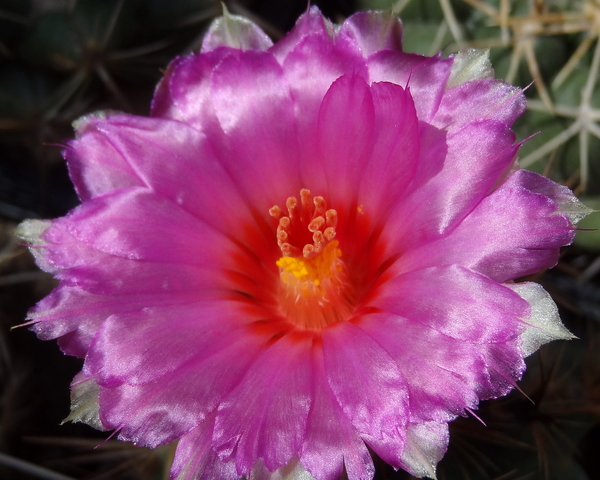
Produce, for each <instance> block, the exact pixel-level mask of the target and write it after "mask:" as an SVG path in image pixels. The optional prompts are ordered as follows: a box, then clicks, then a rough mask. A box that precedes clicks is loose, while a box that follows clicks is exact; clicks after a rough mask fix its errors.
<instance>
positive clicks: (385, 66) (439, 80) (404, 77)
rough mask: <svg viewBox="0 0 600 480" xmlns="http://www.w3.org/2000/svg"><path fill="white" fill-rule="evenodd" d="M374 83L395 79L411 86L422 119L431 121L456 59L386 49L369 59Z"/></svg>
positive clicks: (405, 86)
mask: <svg viewBox="0 0 600 480" xmlns="http://www.w3.org/2000/svg"><path fill="white" fill-rule="evenodd" d="M367 65H368V68H369V76H370V79H371V81H372V82H391V83H396V84H398V85H400V86H401V87H403V88H408V89H409V90H410V93H411V95H412V97H413V99H414V101H415V107H416V109H417V113H418V115H419V119H420V120H423V121H430V120H431V119H432V118H433V117H434V116H435V113H436V112H437V110H438V108H439V105H440V102H441V101H442V98H443V96H444V92H445V86H446V82H447V81H448V78H449V77H450V72H451V70H452V59H441V58H440V57H439V56H438V57H423V56H421V55H415V54H409V53H403V52H396V51H392V50H382V51H380V52H378V53H375V54H373V55H371V56H370V57H369V58H368V60H367Z"/></svg>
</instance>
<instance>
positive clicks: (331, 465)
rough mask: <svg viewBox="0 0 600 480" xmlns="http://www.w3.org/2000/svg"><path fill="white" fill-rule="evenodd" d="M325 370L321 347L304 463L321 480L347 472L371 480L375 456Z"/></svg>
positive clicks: (333, 479)
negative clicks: (338, 399)
mask: <svg viewBox="0 0 600 480" xmlns="http://www.w3.org/2000/svg"><path fill="white" fill-rule="evenodd" d="M324 368H325V367H324V363H323V351H322V349H321V348H320V346H319V347H316V348H314V349H313V375H312V376H313V404H312V407H311V411H310V414H309V416H308V421H307V424H306V434H305V437H304V445H303V447H302V453H301V454H300V461H301V463H302V465H303V466H304V467H305V468H306V469H307V470H308V471H309V472H310V473H311V474H312V475H313V477H315V478H317V479H320V480H337V479H338V478H340V476H341V475H342V473H343V471H344V468H345V471H346V473H347V475H348V479H349V480H367V479H371V478H372V477H373V474H374V473H375V467H374V466H373V460H372V459H371V455H370V454H369V451H368V450H367V448H366V446H365V444H364V442H363V441H362V440H361V438H360V436H359V433H358V431H357V430H356V429H355V428H354V427H353V426H352V424H351V423H350V421H349V420H348V419H347V418H346V416H345V415H344V413H343V412H342V410H341V408H340V405H339V403H338V402H337V400H336V398H335V396H334V395H333V392H332V391H331V388H330V387H329V385H328V382H327V378H326V374H325V370H324Z"/></svg>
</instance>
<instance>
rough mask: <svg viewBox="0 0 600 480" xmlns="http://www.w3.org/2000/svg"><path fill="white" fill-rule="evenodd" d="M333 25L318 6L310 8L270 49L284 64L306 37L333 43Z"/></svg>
mask: <svg viewBox="0 0 600 480" xmlns="http://www.w3.org/2000/svg"><path fill="white" fill-rule="evenodd" d="M334 29H335V27H334V26H333V24H332V23H331V22H330V21H329V20H328V19H326V18H325V17H324V16H323V14H322V13H321V12H320V11H319V8H318V7H316V6H313V7H310V8H309V9H308V11H307V12H306V13H304V14H303V15H300V17H299V18H298V20H296V25H295V26H294V28H292V30H291V31H290V32H289V33H288V34H287V35H286V36H285V37H283V38H282V39H281V40H280V41H278V42H277V43H276V44H275V45H273V46H272V47H271V48H270V50H269V51H270V52H271V53H272V54H273V55H274V56H275V58H276V59H277V61H278V62H279V63H281V64H283V62H284V60H285V58H286V57H287V55H288V54H289V53H290V52H291V51H292V50H294V49H295V48H296V47H297V46H298V45H299V44H300V43H301V42H302V41H303V40H304V39H305V38H306V37H309V36H315V37H322V38H324V39H329V41H330V43H333V38H334Z"/></svg>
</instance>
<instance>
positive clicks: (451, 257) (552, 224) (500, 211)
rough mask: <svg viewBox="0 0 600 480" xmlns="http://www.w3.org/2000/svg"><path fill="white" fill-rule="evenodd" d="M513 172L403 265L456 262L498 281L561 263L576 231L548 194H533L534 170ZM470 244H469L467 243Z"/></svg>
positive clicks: (413, 251)
mask: <svg viewBox="0 0 600 480" xmlns="http://www.w3.org/2000/svg"><path fill="white" fill-rule="evenodd" d="M521 172H524V171H523V170H521V171H519V172H516V173H515V174H513V175H512V176H511V177H510V178H509V179H508V180H507V181H506V183H504V184H503V185H502V186H501V187H500V188H498V190H496V191H494V192H493V193H492V194H491V195H489V196H488V197H486V198H485V199H483V201H482V202H481V203H480V204H479V205H478V206H477V207H476V208H475V210H473V212H471V214H470V215H469V216H468V217H466V218H465V219H464V220H463V221H462V223H461V224H460V225H459V226H458V227H457V228H456V229H455V230H454V231H452V232H451V233H450V234H449V235H447V236H446V237H444V238H441V239H439V240H436V241H432V242H430V243H426V244H424V245H423V246H421V247H419V248H416V249H415V250H412V251H409V252H407V253H406V254H405V255H404V256H403V257H402V268H403V269H412V268H423V267H426V266H430V265H440V264H450V263H457V264H461V265H464V266H465V267H467V268H470V269H471V270H473V271H476V272H480V273H482V274H484V275H487V276H488V277H490V278H492V279H494V280H495V281H498V282H505V281H507V280H512V279H514V278H518V277H522V276H525V275H530V274H532V273H535V272H537V271H539V270H541V269H543V268H550V267H553V266H554V265H556V262H557V260H558V254H559V247H561V246H563V245H568V244H569V243H571V241H572V240H573V236H574V234H575V232H574V231H573V229H572V228H571V224H570V222H569V219H568V218H567V216H566V215H560V214H559V213H558V208H559V207H558V205H557V204H556V203H555V202H554V201H552V200H551V199H550V198H549V197H546V196H545V195H541V194H538V193H532V192H531V191H530V190H529V189H528V188H527V187H526V185H528V183H529V178H531V176H530V174H529V173H521ZM465 245H468V248H465Z"/></svg>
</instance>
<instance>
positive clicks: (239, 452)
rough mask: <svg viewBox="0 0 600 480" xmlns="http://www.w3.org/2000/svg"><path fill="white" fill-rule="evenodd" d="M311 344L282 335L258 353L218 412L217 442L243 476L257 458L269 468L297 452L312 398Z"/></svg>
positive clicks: (279, 465) (215, 436) (216, 446)
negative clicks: (232, 457) (233, 460)
mask: <svg viewBox="0 0 600 480" xmlns="http://www.w3.org/2000/svg"><path fill="white" fill-rule="evenodd" d="M310 348H311V343H310V342H308V341H303V340H300V341H298V340H296V339H293V338H290V336H284V337H283V338H282V339H280V340H278V341H276V342H275V343H274V344H273V345H271V346H270V347H269V348H268V349H267V350H265V351H264V352H263V353H262V355H260V356H259V357H258V358H257V360H256V361H255V362H254V364H253V365H252V366H251V367H250V369H249V370H248V371H247V372H246V374H245V375H244V378H243V379H242V381H241V382H240V384H239V385H238V386H237V387H236V388H235V389H234V390H233V391H232V392H230V393H229V394H228V395H226V396H225V397H224V398H223V400H222V402H221V404H220V405H219V411H218V413H217V419H216V424H215V425H216V426H215V433H214V438H213V446H214V447H215V449H216V450H217V451H218V452H219V455H220V456H221V458H223V459H226V458H230V457H231V456H232V455H234V456H235V461H236V466H237V471H238V474H239V475H248V474H249V473H250V469H251V468H252V465H253V464H254V462H255V461H256V459H257V458H262V459H263V462H264V465H265V467H267V469H269V470H270V471H274V470H276V469H277V468H279V467H281V466H283V465H285V464H286V463H288V462H289V461H290V460H291V459H292V458H293V457H294V456H296V455H298V453H299V452H300V448H301V446H302V442H303V439H304V432H305V429H306V419H307V417H308V412H309V410H310V405H311V397H312V392H311V389H312V381H311V375H312V368H311V365H310V364H311V360H310Z"/></svg>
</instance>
